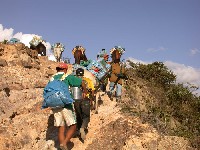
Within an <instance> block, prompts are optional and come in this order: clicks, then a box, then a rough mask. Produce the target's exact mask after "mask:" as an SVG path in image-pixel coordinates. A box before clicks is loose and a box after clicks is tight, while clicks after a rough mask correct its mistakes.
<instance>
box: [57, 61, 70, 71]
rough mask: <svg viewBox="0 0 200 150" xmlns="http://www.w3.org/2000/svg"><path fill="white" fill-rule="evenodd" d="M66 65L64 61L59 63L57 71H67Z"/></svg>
mask: <svg viewBox="0 0 200 150" xmlns="http://www.w3.org/2000/svg"><path fill="white" fill-rule="evenodd" d="M67 69H68V65H67V64H66V63H59V64H58V66H57V67H56V70H57V72H64V73H67Z"/></svg>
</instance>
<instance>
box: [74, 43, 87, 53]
mask: <svg viewBox="0 0 200 150" xmlns="http://www.w3.org/2000/svg"><path fill="white" fill-rule="evenodd" d="M77 50H81V52H82V54H83V53H84V52H85V48H84V47H83V46H79V45H78V46H76V47H74V48H73V50H72V54H73V55H74V52H75V51H77Z"/></svg>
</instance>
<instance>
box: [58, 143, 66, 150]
mask: <svg viewBox="0 0 200 150" xmlns="http://www.w3.org/2000/svg"><path fill="white" fill-rule="evenodd" d="M59 150H68V148H67V146H66V145H62V144H60V147H59Z"/></svg>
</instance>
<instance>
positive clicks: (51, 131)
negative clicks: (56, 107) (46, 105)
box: [46, 114, 59, 148]
mask: <svg viewBox="0 0 200 150" xmlns="http://www.w3.org/2000/svg"><path fill="white" fill-rule="evenodd" d="M46 140H47V141H48V140H52V141H54V143H55V147H56V148H58V146H59V142H58V128H57V127H55V126H54V116H53V114H51V115H50V116H49V119H48V126H47V132H46Z"/></svg>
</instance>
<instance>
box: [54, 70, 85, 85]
mask: <svg viewBox="0 0 200 150" xmlns="http://www.w3.org/2000/svg"><path fill="white" fill-rule="evenodd" d="M63 75H64V72H58V73H57V74H55V75H54V76H53V79H56V80H59V79H61V78H62V76H63ZM63 82H65V83H66V84H67V85H68V86H71V87H80V86H81V84H82V79H81V78H79V77H76V76H74V75H68V76H67V77H66V78H65V79H64V80H63Z"/></svg>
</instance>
